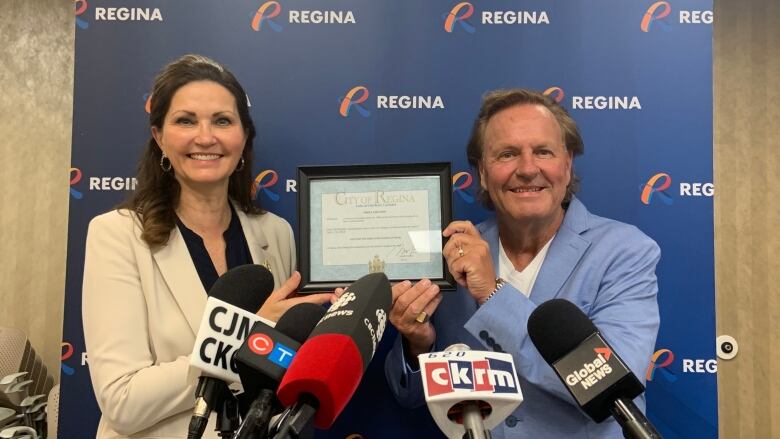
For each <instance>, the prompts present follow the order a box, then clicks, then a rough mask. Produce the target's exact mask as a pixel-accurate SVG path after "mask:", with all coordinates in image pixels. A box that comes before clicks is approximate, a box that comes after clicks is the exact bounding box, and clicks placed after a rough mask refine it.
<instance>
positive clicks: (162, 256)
mask: <svg viewBox="0 0 780 439" xmlns="http://www.w3.org/2000/svg"><path fill="white" fill-rule="evenodd" d="M154 260H155V262H157V266H158V267H159V269H160V273H161V274H162V277H163V279H165V283H166V284H167V286H168V289H169V290H170V292H171V294H173V297H174V298H175V299H176V302H177V303H178V304H179V307H180V308H181V310H182V313H183V314H184V317H185V318H186V319H187V323H189V325H190V328H192V333H193V334H197V333H198V329H199V328H200V321H201V318H202V316H203V310H204V309H205V307H206V299H207V295H206V291H205V290H204V289H203V284H202V283H201V281H200V277H199V276H198V272H197V271H196V270H195V265H194V264H193V263H192V258H191V257H190V253H189V250H187V244H185V243H184V238H183V237H182V236H181V233H179V229H178V227H174V228H173V230H172V231H171V237H170V238H169V239H168V243H167V245H165V246H164V247H162V248H161V249H159V250H157V251H156V252H155V253H154Z"/></svg>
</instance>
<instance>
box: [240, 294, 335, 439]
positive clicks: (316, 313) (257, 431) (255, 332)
mask: <svg viewBox="0 0 780 439" xmlns="http://www.w3.org/2000/svg"><path fill="white" fill-rule="evenodd" d="M323 315H325V308H323V307H322V306H320V305H316V304H314V303H299V304H297V305H295V306H293V307H292V308H290V309H288V310H287V312H285V313H284V314H283V315H282V317H281V318H279V321H278V322H277V323H276V327H274V328H271V327H270V326H268V325H266V324H265V323H263V322H257V323H255V326H253V327H252V330H251V331H250V332H249V336H248V337H247V338H246V340H244V344H243V345H242V346H241V348H239V350H238V352H236V355H235V359H236V365H237V366H238V374H239V376H240V377H241V384H242V385H243V386H244V391H245V392H247V393H249V394H251V395H257V396H256V397H255V399H254V400H253V401H252V404H251V405H250V406H249V410H248V411H247V414H246V416H245V417H244V421H243V422H242V423H241V426H240V427H239V429H238V430H237V431H236V439H248V438H253V437H265V436H266V434H267V426H268V422H269V420H270V418H271V416H272V415H273V413H274V412H278V411H281V406H280V404H279V403H278V401H277V399H276V388H277V387H278V386H279V381H281V380H282V376H284V373H285V372H286V371H287V368H288V367H289V365H290V362H291V361H292V358H293V357H294V356H295V353H296V352H297V351H298V349H299V348H300V346H301V343H303V342H304V341H306V339H307V338H308V337H309V334H310V333H311V331H312V330H313V329H314V327H315V326H316V325H317V322H319V321H320V319H321V318H322V316H323Z"/></svg>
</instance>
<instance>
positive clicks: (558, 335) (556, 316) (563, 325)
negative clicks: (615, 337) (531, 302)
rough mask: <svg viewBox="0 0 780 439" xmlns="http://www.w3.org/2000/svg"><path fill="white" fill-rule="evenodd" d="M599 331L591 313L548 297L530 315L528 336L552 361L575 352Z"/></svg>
mask: <svg viewBox="0 0 780 439" xmlns="http://www.w3.org/2000/svg"><path fill="white" fill-rule="evenodd" d="M596 332H598V329H596V326H595V325H594V324H593V322H591V321H590V319H589V318H588V316H586V315H585V313H583V312H582V311H581V310H580V309H579V308H577V305H575V304H573V303H571V302H569V301H568V300H564V299H552V300H548V301H547V302H544V303H542V304H541V305H539V306H538V307H537V308H536V309H535V310H534V311H533V312H532V313H531V315H530V316H529V317H528V336H529V337H530V338H531V341H532V342H533V344H534V346H536V349H537V350H538V351H539V353H540V354H541V355H542V358H544V361H546V362H547V363H549V364H553V363H555V362H556V361H558V360H559V359H561V358H562V357H563V356H564V355H566V354H568V353H569V352H572V351H573V350H574V349H575V348H576V347H577V346H579V345H580V343H582V342H583V341H585V339H587V338H588V337H590V336H591V335H593V334H595V333H596Z"/></svg>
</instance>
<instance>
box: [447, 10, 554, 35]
mask: <svg viewBox="0 0 780 439" xmlns="http://www.w3.org/2000/svg"><path fill="white" fill-rule="evenodd" d="M472 15H474V5H472V4H471V3H470V2H460V3H458V4H456V5H455V6H453V7H452V9H450V10H449V12H447V13H445V14H443V15H442V19H443V20H444V31H445V32H447V33H453V31H455V30H458V29H459V30H462V31H464V32H467V33H470V34H473V33H475V32H476V27H474V25H473V24H472V23H471V22H470V21H469V18H470V17H471V16H472ZM479 21H480V22H481V23H482V24H483V25H496V24H510V25H517V24H550V17H549V15H548V13H547V11H517V10H513V11H482V12H480V15H479Z"/></svg>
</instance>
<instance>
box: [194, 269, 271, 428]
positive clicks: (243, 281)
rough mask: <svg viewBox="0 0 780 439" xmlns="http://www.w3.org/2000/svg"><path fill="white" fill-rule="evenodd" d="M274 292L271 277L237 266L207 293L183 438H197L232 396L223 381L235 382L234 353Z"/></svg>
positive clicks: (195, 353) (196, 345) (226, 273)
mask: <svg viewBox="0 0 780 439" xmlns="http://www.w3.org/2000/svg"><path fill="white" fill-rule="evenodd" d="M273 289H274V277H273V275H272V274H271V272H270V271H268V269H266V268H265V267H263V266H261V265H251V264H248V265H241V266H238V267H235V268H232V269H230V270H228V271H227V272H225V274H223V275H222V276H220V277H219V278H218V279H217V281H216V282H214V285H213V286H212V287H211V290H210V291H209V296H210V297H209V298H208V300H207V301H206V309H205V311H204V313H203V318H202V319H201V322H200V328H199V330H198V335H197V336H196V338H195V345H194V346H193V350H192V354H191V355H190V366H191V367H192V368H194V369H199V370H200V372H201V376H200V378H198V385H197V387H196V389H195V409H194V410H193V414H192V418H191V419H190V425H189V428H188V433H187V434H188V436H187V437H188V439H195V438H200V437H201V436H203V432H204V431H205V429H206V424H207V423H208V418H209V415H210V414H211V411H212V410H213V409H214V407H216V406H217V405H218V404H221V402H222V399H223V398H226V397H232V396H233V395H232V394H231V393H230V390H229V389H228V385H227V382H231V383H232V382H238V381H240V378H239V376H238V374H237V369H236V366H235V363H234V362H233V353H234V351H235V350H236V349H237V348H238V347H239V346H240V345H241V342H242V341H243V340H244V338H246V336H247V334H248V333H249V329H250V328H251V327H252V325H253V324H254V323H255V322H257V321H259V317H258V316H257V315H256V314H255V312H256V311H257V310H258V309H260V307H261V306H262V304H263V302H265V300H266V299H267V298H268V296H269V295H270V294H271V292H272V291H273Z"/></svg>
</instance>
